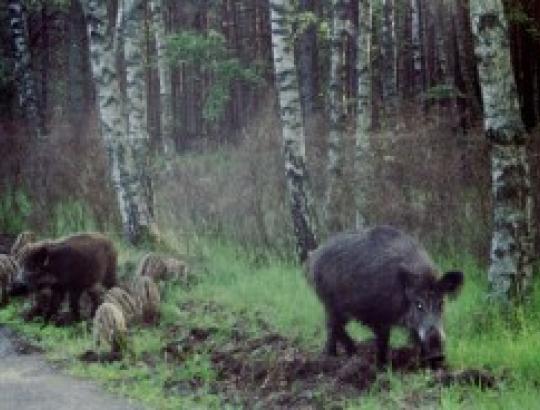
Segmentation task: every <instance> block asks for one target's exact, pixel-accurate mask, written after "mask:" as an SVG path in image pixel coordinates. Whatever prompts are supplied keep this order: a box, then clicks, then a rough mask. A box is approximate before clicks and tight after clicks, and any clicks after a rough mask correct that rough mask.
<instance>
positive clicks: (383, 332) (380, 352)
mask: <svg viewBox="0 0 540 410" xmlns="http://www.w3.org/2000/svg"><path fill="white" fill-rule="evenodd" d="M374 333H375V340H376V343H377V366H378V367H379V368H382V367H384V366H386V364H387V363H388V340H389V339H390V328H388V327H380V328H377V329H374Z"/></svg>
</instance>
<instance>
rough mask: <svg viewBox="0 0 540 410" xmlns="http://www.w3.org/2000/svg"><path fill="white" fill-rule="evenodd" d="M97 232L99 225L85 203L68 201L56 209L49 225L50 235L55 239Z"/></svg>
mask: <svg viewBox="0 0 540 410" xmlns="http://www.w3.org/2000/svg"><path fill="white" fill-rule="evenodd" d="M96 230H98V224H97V222H96V220H95V218H94V215H93V214H92V212H91V210H90V208H89V207H88V206H87V205H86V204H85V203H84V202H81V201H79V200H67V201H65V202H60V203H58V204H57V205H56V206H55V207H54V209H53V212H52V218H51V222H50V225H49V233H50V235H52V236H53V237H58V236H62V235H67V234H70V233H73V232H89V231H96Z"/></svg>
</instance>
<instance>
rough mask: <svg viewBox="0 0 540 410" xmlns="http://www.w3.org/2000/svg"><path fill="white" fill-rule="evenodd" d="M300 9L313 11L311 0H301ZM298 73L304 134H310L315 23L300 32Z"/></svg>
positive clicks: (315, 63)
mask: <svg viewBox="0 0 540 410" xmlns="http://www.w3.org/2000/svg"><path fill="white" fill-rule="evenodd" d="M300 9H301V11H303V12H312V13H313V12H314V7H313V0H301V1H300ZM297 55H298V74H299V78H300V81H299V82H300V97H301V98H302V113H303V118H304V124H305V127H306V134H307V135H308V136H311V134H312V132H313V131H314V130H313V125H312V124H313V120H314V118H313V115H314V113H315V100H316V98H317V91H316V88H317V87H316V75H315V74H316V69H317V33H316V26H315V24H311V25H310V26H309V27H307V28H306V30H305V31H304V32H303V33H301V34H300V37H299V39H298V42H297Z"/></svg>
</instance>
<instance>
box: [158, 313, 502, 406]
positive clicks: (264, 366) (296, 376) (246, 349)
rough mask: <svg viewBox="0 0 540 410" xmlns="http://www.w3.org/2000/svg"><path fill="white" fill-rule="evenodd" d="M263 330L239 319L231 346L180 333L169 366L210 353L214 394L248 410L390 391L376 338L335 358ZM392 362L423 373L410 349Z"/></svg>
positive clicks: (194, 331) (446, 380)
mask: <svg viewBox="0 0 540 410" xmlns="http://www.w3.org/2000/svg"><path fill="white" fill-rule="evenodd" d="M182 308H183V309H193V310H194V314H197V313H200V310H201V309H202V310H205V311H207V312H208V311H209V312H210V313H211V311H213V310H216V311H218V310H220V308H219V307H218V306H215V305H213V304H206V305H204V306H203V307H202V308H201V306H195V305H192V304H186V305H184V306H182ZM260 325H261V326H260V327H261V328H262V329H266V330H263V331H262V332H261V333H262V334H258V335H257V336H256V337H254V336H253V335H252V334H250V332H248V331H247V330H246V326H245V321H244V320H243V319H242V318H241V317H240V318H239V319H238V321H237V322H236V323H235V324H234V325H233V328H232V331H231V340H229V341H228V342H226V343H224V344H223V343H219V342H217V341H216V338H215V336H216V335H217V332H218V330H217V329H216V328H212V327H208V328H204V327H194V328H191V329H186V328H181V327H178V328H173V329H171V330H170V335H169V338H168V341H167V342H166V343H165V345H164V347H163V351H164V354H166V355H167V357H168V360H169V361H176V362H177V363H178V364H179V365H181V364H182V363H183V362H184V361H185V360H186V359H187V358H189V356H190V355H192V354H195V353H207V354H209V355H210V357H211V361H212V364H213V367H214V369H215V370H216V372H217V380H216V382H214V383H213V384H212V386H211V388H212V390H213V391H214V392H216V393H219V394H220V395H221V396H222V397H224V398H225V399H226V401H228V402H229V403H231V404H235V405H242V406H245V407H246V408H272V409H280V408H282V409H291V408H302V409H303V408H327V407H328V406H332V405H336V403H339V402H340V401H341V400H344V399H347V398H354V397H358V395H360V394H362V393H363V392H365V391H366V390H367V389H373V388H375V389H388V387H389V386H388V381H387V380H386V375H385V373H384V372H379V371H377V369H376V365H375V351H376V348H375V344H374V342H373V341H366V342H362V343H358V345H357V348H358V352H357V354H356V355H354V356H353V357H348V356H346V355H345V354H343V353H342V354H340V355H339V356H338V357H328V356H325V355H322V354H318V353H314V352H306V351H303V350H302V349H301V348H300V347H298V346H297V345H296V344H295V343H293V342H291V341H290V340H288V339H287V338H285V337H283V336H281V335H279V334H277V333H275V332H272V331H271V330H270V326H268V325H267V324H265V323H260ZM391 362H392V364H391V366H392V369H393V371H394V372H400V373H410V372H416V371H419V370H420V369H421V368H422V367H423V366H422V363H421V361H420V356H419V352H418V350H417V349H414V348H411V347H403V348H398V349H393V350H391ZM430 374H432V379H433V381H432V383H433V384H434V385H449V384H452V383H461V384H474V385H480V386H483V387H488V388H493V387H496V384H497V381H496V379H495V377H494V376H492V375H491V374H490V373H489V372H487V371H483V370H475V369H469V370H465V371H457V372H456V371H452V370H450V369H448V368H447V367H446V366H444V365H442V366H440V367H439V368H438V369H437V370H434V371H432V372H431V373H430ZM201 384H202V381H201V380H190V381H188V382H186V381H185V380H182V381H175V380H169V381H168V382H167V384H166V386H165V388H166V389H168V390H170V391H171V392H178V393H180V394H181V393H182V392H183V391H187V390H193V389H196V388H198V387H200V386H201Z"/></svg>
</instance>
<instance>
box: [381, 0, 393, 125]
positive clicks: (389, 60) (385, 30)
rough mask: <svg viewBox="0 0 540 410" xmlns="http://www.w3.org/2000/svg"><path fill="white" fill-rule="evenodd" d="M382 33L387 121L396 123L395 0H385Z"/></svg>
mask: <svg viewBox="0 0 540 410" xmlns="http://www.w3.org/2000/svg"><path fill="white" fill-rule="evenodd" d="M382 14H383V15H382V26H381V27H382V31H381V54H382V69H383V70H382V92H383V103H384V110H383V112H385V113H386V117H387V118H386V120H387V121H388V120H389V121H390V122H391V123H395V121H396V113H397V80H396V52H395V48H396V38H395V32H394V17H395V16H394V0H383V13H382Z"/></svg>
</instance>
